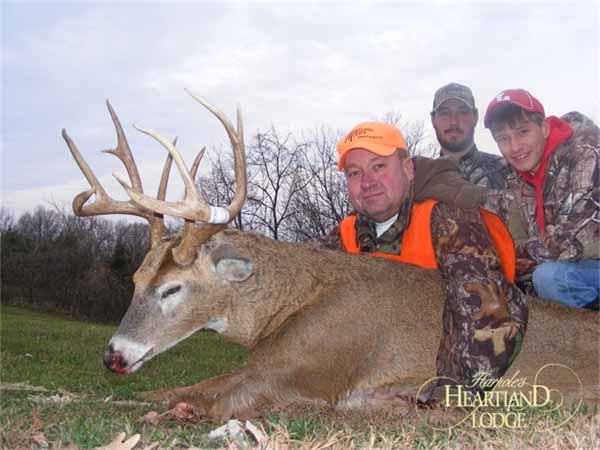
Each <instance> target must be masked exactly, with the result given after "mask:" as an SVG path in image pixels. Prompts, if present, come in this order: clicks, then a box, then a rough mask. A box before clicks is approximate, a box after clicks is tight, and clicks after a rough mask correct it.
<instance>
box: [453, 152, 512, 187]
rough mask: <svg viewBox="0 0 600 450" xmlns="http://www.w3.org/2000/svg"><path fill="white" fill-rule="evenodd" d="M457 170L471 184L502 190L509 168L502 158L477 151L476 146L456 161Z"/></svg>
mask: <svg viewBox="0 0 600 450" xmlns="http://www.w3.org/2000/svg"><path fill="white" fill-rule="evenodd" d="M441 158H449V157H448V156H442V157H441ZM458 170H459V172H460V173H461V174H462V176H463V177H465V179H466V180H468V181H469V182H471V183H473V184H476V185H478V186H483V187H486V188H490V189H503V188H504V186H505V183H506V177H507V175H508V174H509V172H510V167H509V166H508V165H507V164H506V160H505V159H504V158H503V157H502V156H500V155H492V154H491V153H485V152H482V151H479V150H478V149H477V146H476V145H473V147H472V148H471V150H470V151H469V153H467V154H465V155H463V156H462V157H461V158H460V159H459V160H458Z"/></svg>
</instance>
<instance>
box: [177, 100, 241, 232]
mask: <svg viewBox="0 0 600 450" xmlns="http://www.w3.org/2000/svg"><path fill="white" fill-rule="evenodd" d="M185 91H186V92H187V93H188V94H189V95H190V96H191V97H192V98H193V99H194V100H196V101H197V102H198V103H200V104H201V105H202V106H204V107H205V108H206V109H208V110H209V111H210V112H211V113H213V115H214V116H215V117H216V118H217V119H219V121H220V122H221V123H222V124H223V126H224V127H225V130H226V131H227V135H228V136H229V140H230V141H231V146H232V148H233V156H234V163H235V178H236V191H235V195H234V197H233V200H232V201H231V203H230V205H229V206H228V207H227V211H228V213H229V220H231V219H233V218H234V217H235V216H237V215H238V214H239V212H240V211H241V209H242V206H243V205H244V201H245V200H246V185H247V180H246V155H245V147H244V138H243V126H242V117H241V112H240V108H239V106H238V108H237V113H236V116H237V128H238V129H237V133H236V131H235V129H234V128H233V125H232V124H231V122H230V121H229V119H227V117H226V116H225V115H224V114H223V113H222V112H221V111H219V110H218V109H217V108H215V107H214V106H212V105H211V104H210V103H208V102H207V101H206V100H204V99H203V98H201V97H199V96H197V95H194V94H193V93H192V92H191V91H189V90H188V89H185ZM229 220H228V221H229Z"/></svg>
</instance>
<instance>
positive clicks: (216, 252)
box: [63, 95, 600, 419]
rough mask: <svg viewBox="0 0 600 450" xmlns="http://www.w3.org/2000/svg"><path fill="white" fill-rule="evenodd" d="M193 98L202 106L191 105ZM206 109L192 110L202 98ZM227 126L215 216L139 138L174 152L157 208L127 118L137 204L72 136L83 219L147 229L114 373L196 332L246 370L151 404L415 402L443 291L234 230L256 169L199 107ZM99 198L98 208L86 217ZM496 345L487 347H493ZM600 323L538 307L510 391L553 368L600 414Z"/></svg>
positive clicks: (338, 255) (250, 411) (188, 176)
mask: <svg viewBox="0 0 600 450" xmlns="http://www.w3.org/2000/svg"><path fill="white" fill-rule="evenodd" d="M192 96H193V95H192ZM194 98H196V97H194ZM196 100H198V101H199V102H200V103H201V104H203V105H204V106H205V107H206V108H207V109H209V110H210V111H211V112H212V113H213V114H214V115H215V116H216V117H217V118H218V119H219V120H220V121H221V123H222V124H223V125H224V127H225V129H226V131H227V134H228V135H229V139H230V141H231V145H232V147H233V152H234V155H235V171H236V183H237V192H236V194H235V197H234V199H233V201H232V202H231V204H230V205H229V206H228V207H227V208H219V207H214V206H211V205H208V204H207V203H206V202H205V201H204V200H203V199H202V198H201V196H200V195H199V193H198V191H197V189H196V187H195V185H194V177H195V172H196V170H197V167H198V163H199V158H197V159H196V161H195V163H194V165H193V167H192V168H191V169H190V170H188V169H187V167H186V165H185V163H184V161H183V159H182V158H181V156H180V154H179V152H178V151H177V150H176V148H175V146H174V145H173V144H171V143H170V142H168V141H167V140H166V139H164V138H163V137H161V136H160V135H158V134H157V133H156V132H153V131H149V130H143V129H140V131H142V132H143V133H146V134H148V135H150V136H151V137H153V138H154V139H156V140H157V141H158V142H160V143H161V144H162V145H163V146H164V147H165V148H166V149H167V150H168V152H169V157H168V159H167V163H166V164H165V169H164V171H163V176H162V179H161V182H160V187H159V192H158V196H157V198H156V199H155V198H152V197H149V196H147V195H145V194H144V193H143V190H142V184H141V180H140V177H139V174H138V170H137V168H136V165H135V163H134V160H133V156H132V154H131V152H130V149H129V146H128V144H127V141H126V139H125V135H124V133H123V130H122V128H121V125H120V123H119V120H118V118H117V116H116V115H115V113H114V111H113V110H112V108H111V106H110V104H108V102H107V106H108V109H109V111H110V114H111V117H112V120H113V122H114V125H115V128H116V130H117V136H118V145H117V148H116V149H114V150H107V152H109V153H112V154H114V155H116V156H117V157H118V158H119V159H120V160H121V161H122V162H123V163H124V165H125V167H126V169H127V172H128V175H129V178H130V181H131V186H128V185H127V184H126V183H125V182H124V181H122V180H119V181H120V182H121V184H122V185H123V187H124V188H125V190H126V191H127V194H128V195H129V197H130V200H129V201H115V200H113V199H111V198H110V197H109V196H108V195H107V193H106V192H105V190H104V189H103V187H102V186H101V185H100V183H99V182H98V180H97V179H96V177H95V176H94V174H93V172H92V171H91V169H90V168H89V166H88V165H87V164H86V162H85V161H84V160H83V158H82V157H81V154H80V153H79V151H78V150H77V148H76V146H75V144H74V143H73V141H72V140H71V139H70V138H69V136H68V135H67V133H66V131H65V130H63V137H64V139H65V140H66V142H67V144H68V146H69V148H70V150H71V152H72V154H73V157H74V158H75V160H76V161H77V163H78V164H79V167H80V168H81V170H82V171H83V173H84V175H85V177H86V178H87V180H88V181H89V183H90V185H91V186H92V189H91V190H89V191H86V192H83V193H81V194H79V195H78V196H76V197H75V199H74V201H73V208H74V211H75V213H76V214H77V215H79V216H89V215H95V214H133V215H136V216H141V217H145V218H146V219H147V220H148V222H149V223H150V226H151V236H152V240H151V241H152V248H151V250H150V251H149V252H148V254H147V255H146V258H145V259H144V261H143V263H142V265H141V266H140V268H139V269H138V270H137V272H136V273H135V276H134V282H135V292H134V295H133V299H132V301H131V306H130V307H129V310H128V311H127V313H126V314H125V317H124V318H123V320H122V321H121V324H120V326H119V329H118V331H117V333H116V334H115V335H114V336H113V337H112V339H111V340H110V343H109V345H108V348H107V350H106V353H105V356H104V362H105V364H106V366H107V367H108V368H110V369H111V370H113V371H115V372H117V373H120V374H128V373H132V372H134V371H136V370H138V369H139V368H140V367H141V366H142V365H143V364H144V363H145V362H146V361H148V360H149V359H151V358H153V357H155V356H156V355H158V354H160V353H161V352H163V351H165V350H167V349H169V348H171V347H173V346H174V345H175V344H177V343H178V342H180V341H182V340H183V339H186V338H187V337H188V336H191V335H192V334H194V333H196V332H197V331H200V330H214V331H217V332H218V333H220V334H221V335H223V336H224V337H225V338H227V339H229V340H231V341H234V342H237V343H239V344H241V345H243V346H245V347H247V348H249V349H251V350H252V355H251V357H250V359H249V361H248V363H247V364H246V365H245V367H243V368H241V369H239V370H236V371H235V372H233V373H231V374H226V375H222V376H218V377H215V378H212V379H209V380H205V381H202V382H200V383H198V384H195V385H193V386H189V387H183V388H178V389H174V390H171V391H161V392H158V393H155V395H154V398H157V399H164V400H170V401H171V402H172V403H175V402H177V401H186V402H188V403H192V404H193V405H195V406H196V407H197V408H199V409H200V411H201V412H202V413H205V414H207V415H209V416H210V417H213V418H216V419H226V418H229V417H231V416H237V417H244V416H251V415H254V414H256V413H257V412H258V411H259V410H262V409H268V408H273V407H284V406H286V405H288V404H291V403H297V402H317V403H323V404H327V403H329V404H332V405H335V406H336V407H341V408H344V407H355V408H366V407H378V406H381V405H383V404H387V403H388V402H389V400H390V398H391V397H392V398H393V397H396V396H397V395H398V394H399V393H401V392H403V393H408V394H410V395H412V396H414V395H415V394H416V392H417V389H418V387H419V385H420V384H421V383H422V382H423V381H425V380H427V379H428V378H430V377H432V376H433V375H435V359H436V353H437V351H438V345H439V342H440V334H441V326H440V325H441V323H442V321H441V316H442V304H443V301H444V296H445V285H444V283H443V280H442V279H441V277H440V276H439V275H438V273H437V272H435V271H428V270H424V269H420V268H416V267H413V266H408V265H402V264H398V263H393V262H388V261H385V260H383V259H380V258H371V257H368V256H355V255H349V254H345V253H343V252H335V251H329V250H323V249H317V248H314V247H313V246H310V245H298V244H290V243H284V242H276V241H273V240H270V239H267V238H265V237H262V236H258V235H254V234H250V233H242V232H239V231H236V230H233V229H229V230H224V228H225V227H226V224H227V222H229V221H231V220H232V219H233V218H234V217H235V216H236V215H237V214H238V213H239V212H240V209H241V208H242V205H243V202H244V199H245V196H246V168H245V156H244V143H243V132H242V122H241V118H240V115H239V111H238V120H237V129H234V127H233V126H232V124H231V123H230V122H229V121H228V119H227V118H226V117H225V116H224V115H223V114H222V113H220V112H218V111H217V110H216V109H215V108H213V107H212V106H210V105H208V104H207V103H206V102H205V101H203V100H201V99H199V98H196ZM171 159H172V160H174V161H175V164H176V166H177V168H178V170H179V173H180V175H181V176H182V178H183V180H184V182H185V196H184V199H183V201H180V202H169V201H166V200H165V191H166V186H167V179H168V174H169V168H170V165H171ZM92 194H95V196H96V200H95V202H94V203H92V204H90V205H86V204H85V203H86V202H87V200H88V199H89V198H90V197H91V195H92ZM164 215H169V216H175V217H179V218H182V219H185V228H184V230H183V233H182V234H181V236H178V237H174V238H170V239H163V234H164V226H163V216H164ZM491 344H492V343H491V342H490V345H491ZM599 348H600V347H599V346H598V314H596V313H593V312H584V311H578V310H574V309H568V308H564V307H561V306H557V305H554V304H551V303H549V302H543V301H539V300H537V299H532V300H531V304H530V320H529V327H528V331H527V335H526V337H525V340H524V344H523V348H522V351H521V354H520V355H519V357H518V358H517V361H516V362H515V364H513V367H512V368H511V369H510V371H509V373H508V374H507V375H506V377H510V376H511V374H514V373H517V371H518V372H519V377H525V376H526V377H528V380H529V382H530V383H531V382H532V380H533V377H534V376H535V373H536V372H537V371H538V370H539V369H540V368H542V367H543V366H544V365H545V364H548V363H561V364H563V365H565V366H567V367H569V368H570V369H572V370H573V371H574V372H575V373H576V374H577V375H578V376H579V377H580V378H581V380H582V382H583V384H582V386H580V385H579V384H578V383H577V379H576V378H575V377H574V376H573V374H572V373H570V372H569V371H567V370H565V371H558V372H553V375H552V379H553V380H552V381H553V382H554V385H555V386H556V387H557V388H558V389H560V390H561V392H563V393H565V392H568V393H569V394H570V395H571V396H572V397H575V398H577V397H579V396H582V397H584V398H585V399H587V400H591V401H598V399H599V392H598V391H599V388H598V374H599V367H598V364H599V360H600V358H599Z"/></svg>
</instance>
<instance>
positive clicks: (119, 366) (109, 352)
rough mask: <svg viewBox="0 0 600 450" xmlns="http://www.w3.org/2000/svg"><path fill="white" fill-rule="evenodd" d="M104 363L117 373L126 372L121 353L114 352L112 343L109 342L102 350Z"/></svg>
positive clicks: (125, 363)
mask: <svg viewBox="0 0 600 450" xmlns="http://www.w3.org/2000/svg"><path fill="white" fill-rule="evenodd" d="M104 365H105V366H106V367H107V368H108V369H110V370H112V371H113V372H116V373H119V374H123V373H126V372H127V362H126V361H125V360H124V359H123V354H122V353H121V352H116V351H115V349H114V347H113V345H112V344H109V346H108V348H107V349H106V351H105V352H104Z"/></svg>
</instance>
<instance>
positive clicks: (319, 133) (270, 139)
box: [0, 114, 432, 322]
mask: <svg viewBox="0 0 600 450" xmlns="http://www.w3.org/2000/svg"><path fill="white" fill-rule="evenodd" d="M384 120H386V121H388V122H392V123H395V124H398V120H399V117H398V116H397V115H393V114H390V115H388V116H387V117H385V118H384ZM401 129H403V131H405V134H406V137H407V141H408V144H409V147H410V149H411V152H412V153H413V154H416V153H419V154H424V153H425V154H427V153H429V154H431V153H432V152H431V150H432V146H431V145H430V144H428V143H427V140H426V139H425V134H424V131H423V126H422V125H419V124H416V125H412V126H407V125H406V124H405V125H404V126H401ZM340 134H341V133H339V132H334V131H332V130H330V129H327V128H320V129H316V130H313V131H311V132H308V133H306V136H303V137H302V138H296V137H294V136H293V135H292V134H291V133H285V134H282V133H279V132H278V131H277V130H275V129H274V128H271V129H269V130H268V131H266V132H259V133H256V134H255V135H254V136H252V138H251V139H250V140H248V141H247V143H246V153H247V162H248V178H249V182H248V199H247V201H246V204H245V206H244V208H243V209H242V211H241V213H240V214H239V216H238V217H237V218H236V219H235V221H234V222H233V225H234V226H235V227H237V228H239V229H241V230H245V231H252V232H256V233H261V234H264V235H267V236H269V237H271V238H273V239H278V240H287V241H294V242H302V241H306V240H311V239H316V238H319V237H321V236H323V235H325V234H326V233H328V232H330V231H331V230H332V229H333V228H334V227H335V226H336V225H337V224H338V223H339V222H340V221H341V219H342V218H343V217H345V216H346V215H347V214H348V213H349V212H350V204H349V201H348V197H347V193H346V188H345V186H344V183H345V180H344V177H343V174H342V173H340V172H339V171H338V169H337V162H336V152H335V145H336V143H337V141H338V139H339V137H340ZM216 154H217V155H218V156H216V157H215V158H214V159H213V160H212V161H211V164H210V168H209V171H208V174H207V175H204V176H201V177H199V178H198V179H197V184H198V187H199V189H200V190H201V192H202V193H203V194H204V195H205V197H206V198H207V200H208V201H209V202H210V203H211V204H215V205H223V204H229V203H230V202H231V199H232V197H233V195H234V192H235V177H234V175H233V173H234V172H233V162H232V160H231V158H230V157H229V156H223V155H229V152H216ZM205 164H206V163H205ZM171 228H173V229H172V230H171V232H177V226H176V225H175V226H174V227H173V226H172V227H171ZM0 233H1V251H2V255H1V256H2V265H1V276H2V285H1V287H2V302H3V303H20V304H27V305H31V306H34V307H38V308H47V309H58V310H61V311H63V312H67V313H69V314H72V315H75V316H79V317H84V318H89V319H91V320H97V321H103V322H108V321H117V320H119V319H120V318H121V316H122V315H123V314H124V312H125V310H126V309H127V307H128V304H129V300H130V298H131V295H132V293H133V282H132V275H133V273H134V272H135V270H136V269H137V267H138V266H139V264H140V263H141V261H142V259H143V257H144V255H145V254H146V252H147V250H148V248H149V232H148V227H147V224H145V223H137V222H136V223H132V222H125V221H122V222H113V221H110V220H106V219H102V218H98V217H91V218H79V217H76V216H74V215H73V214H72V213H70V212H66V211H64V210H63V209H61V208H59V207H56V206H55V207H38V208H37V209H35V210H34V211H33V212H27V213H25V214H23V215H21V216H20V217H18V218H16V217H14V215H13V214H12V213H11V211H9V210H7V209H6V208H2V209H0Z"/></svg>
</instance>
